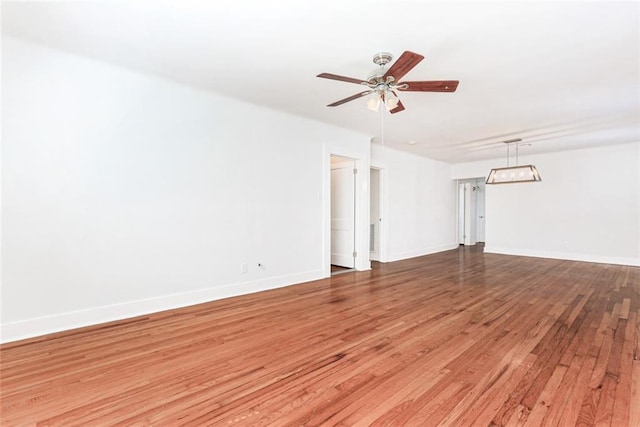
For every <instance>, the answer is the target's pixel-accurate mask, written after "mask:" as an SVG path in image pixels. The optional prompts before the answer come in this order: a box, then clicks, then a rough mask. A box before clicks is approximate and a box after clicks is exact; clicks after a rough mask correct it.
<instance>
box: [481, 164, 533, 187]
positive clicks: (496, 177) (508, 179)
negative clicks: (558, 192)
mask: <svg viewBox="0 0 640 427" xmlns="http://www.w3.org/2000/svg"><path fill="white" fill-rule="evenodd" d="M538 181H542V178H540V173H538V169H536V167H535V166H533V165H525V166H511V167H508V168H495V169H491V172H489V176H488V177H487V181H486V184H512V183H516V182H538Z"/></svg>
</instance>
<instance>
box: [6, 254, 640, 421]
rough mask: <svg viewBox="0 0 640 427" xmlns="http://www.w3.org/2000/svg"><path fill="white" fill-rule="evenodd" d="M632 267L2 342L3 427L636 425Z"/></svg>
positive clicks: (393, 279) (445, 270) (287, 298)
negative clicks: (115, 426) (34, 426)
mask: <svg viewBox="0 0 640 427" xmlns="http://www.w3.org/2000/svg"><path fill="white" fill-rule="evenodd" d="M639 320H640V268H637V267H625V266H614V265H604V264H591V263H581V262H571V261H559V260H549V259H535V258H525V257H511V256H504V255H495V254H483V253H482V252H481V251H479V250H475V249H473V248H460V249H458V250H453V251H448V252H442V253H439V254H435V255H429V256H425V257H420V258H414V259H411V260H406V261H400V262H395V263H388V264H377V265H376V266H375V268H374V269H373V270H372V271H368V272H355V273H345V274H341V275H337V276H334V277H332V278H330V279H325V280H319V281H315V282H310V283H305V284H301V285H296V286H291V287H287V288H282V289H277V290H273V291H267V292H262V293H258V294H253V295H247V296H242V297H236V298H230V299H226V300H221V301H214V302H211V303H207V304H202V305H197V306H193V307H188V308H184V309H179V310H173V311H168V312H162V313H157V314H153V315H149V316H143V317H138V318H134V319H129V320H126V321H120V322H113V323H110V324H105V325H98V326H95V327H90V328H84V329H79V330H74V331H68V332H64V333H59V334H54V335H49V336H46V337H42V338H36V339H31V340H26V341H22V342H16V343H9V344H6V345H3V346H1V347H0V357H1V363H2V367H1V376H0V378H1V383H0V386H1V398H2V404H1V411H2V412H1V413H0V420H1V424H2V426H26V425H77V426H98V425H99V426H102V425H118V426H132V425H136V426H137V425H141V426H142V425H154V426H174V425H191V426H205V425H213V426H320V425H322V426H334V425H335V426H387V425H389V426H404V425H406V426H436V425H447V426H472V425H473V426H475V425H477V426H542V425H549V426H574V425H576V426H612V427H622V426H638V425H640V385H639V383H640V360H639V359H640V347H639V344H638V338H639V335H640V328H639Z"/></svg>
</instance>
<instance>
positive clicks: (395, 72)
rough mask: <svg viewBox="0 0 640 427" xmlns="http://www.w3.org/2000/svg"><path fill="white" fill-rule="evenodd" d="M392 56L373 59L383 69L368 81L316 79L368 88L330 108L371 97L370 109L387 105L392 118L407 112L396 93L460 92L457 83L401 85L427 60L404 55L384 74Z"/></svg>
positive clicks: (335, 77) (325, 76)
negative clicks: (405, 78) (416, 67)
mask: <svg viewBox="0 0 640 427" xmlns="http://www.w3.org/2000/svg"><path fill="white" fill-rule="evenodd" d="M392 59H393V55H391V54H390V53H387V52H381V53H377V54H375V55H374V57H373V62H374V64H376V65H379V66H380V69H379V70H378V71H377V72H376V73H374V74H373V75H372V76H370V77H369V78H368V79H367V80H360V79H355V78H352V77H344V76H339V75H337V74H331V73H321V74H318V75H317V76H316V77H321V78H323V79H331V80H339V81H342V82H347V83H356V84H359V85H362V86H366V87H367V90H364V91H362V92H360V93H356V94H355V95H352V96H350V97H348V98H344V99H341V100H339V101H336V102H334V103H332V104H329V105H327V107H337V106H338V105H342V104H344V103H346V102H349V101H353V100H354V99H358V98H362V97H363V96H367V95H369V94H374V96H373V97H372V98H371V99H370V100H369V101H368V102H367V106H368V108H369V109H371V110H374V111H378V107H379V105H380V103H381V102H382V103H384V104H385V106H386V107H387V109H388V110H389V112H390V113H391V114H394V113H398V112H400V111H402V110H404V105H402V102H401V101H400V99H398V95H397V93H396V92H397V91H400V92H455V91H456V89H457V88H458V83H459V82H458V80H434V81H413V82H401V81H400V79H401V78H403V77H404V76H405V74H407V73H408V72H409V71H411V69H412V68H413V67H415V66H416V65H418V63H419V62H420V61H422V60H423V59H424V56H422V55H420V54H418V53H414V52H409V51H405V52H404V53H403V54H402V55H400V58H398V60H397V61H396V62H394V63H393V65H391V67H389V69H388V70H386V71H385V70H384V67H385V66H386V65H387V64H388V63H390V62H391V60H392Z"/></svg>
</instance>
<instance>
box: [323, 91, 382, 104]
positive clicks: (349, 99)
mask: <svg viewBox="0 0 640 427" xmlns="http://www.w3.org/2000/svg"><path fill="white" fill-rule="evenodd" d="M372 92H373V91H372V90H365V91H364V92H360V93H356V94H355V95H351V96H350V97H348V98H344V99H341V100H340V101H336V102H334V103H333V104H329V105H327V107H337V106H338V105H342V104H344V103H346V102H349V101H353V100H354V99H358V98H362V97H363V96H365V95H369V94H370V93H372Z"/></svg>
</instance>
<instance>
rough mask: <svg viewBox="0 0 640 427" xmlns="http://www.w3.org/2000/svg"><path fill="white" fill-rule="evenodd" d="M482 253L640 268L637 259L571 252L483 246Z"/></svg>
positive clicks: (639, 261)
mask: <svg viewBox="0 0 640 427" xmlns="http://www.w3.org/2000/svg"><path fill="white" fill-rule="evenodd" d="M484 252H485V253H491V254H502V255H517V256H528V257H534V258H551V259H563V260H567V261H584V262H595V263H598V264H616V265H631V266H636V267H637V266H640V259H638V258H626V257H609V256H601V255H593V254H582V253H571V252H553V251H535V250H529V249H513V248H500V247H495V246H485V248H484Z"/></svg>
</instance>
